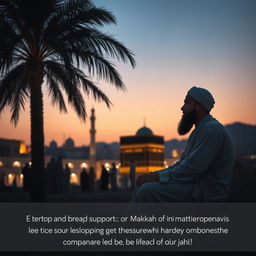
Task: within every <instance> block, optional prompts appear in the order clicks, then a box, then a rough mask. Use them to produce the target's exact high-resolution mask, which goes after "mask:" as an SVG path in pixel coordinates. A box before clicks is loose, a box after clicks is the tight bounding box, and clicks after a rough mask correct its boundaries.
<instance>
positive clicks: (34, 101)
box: [30, 69, 45, 202]
mask: <svg viewBox="0 0 256 256" xmlns="http://www.w3.org/2000/svg"><path fill="white" fill-rule="evenodd" d="M34 71H35V72H33V79H32V80H31V83H30V117H31V160H32V183H31V201H32V202H44V201H45V193H44V172H45V171H44V124H43V94H42V88H41V87H42V83H43V72H42V71H40V70H38V69H37V70H34Z"/></svg>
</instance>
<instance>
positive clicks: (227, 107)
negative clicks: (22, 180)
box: [0, 0, 256, 146]
mask: <svg viewBox="0 0 256 256" xmlns="http://www.w3.org/2000/svg"><path fill="white" fill-rule="evenodd" d="M94 3H95V4H96V5H97V6H98V7H105V8H106V9H108V10H109V11H111V12H112V13H113V14H114V15H115V16H116V18H117V25H115V26H113V25H111V26H105V27H104V28H103V29H102V30H103V31H104V32H108V33H110V34H112V35H114V36H115V37H116V38H117V39H118V40H119V41H122V42H123V43H124V44H125V45H126V47H128V48H129V49H130V50H132V51H133V52H134V54H135V59H136V61H137V66H136V68H135V69H132V68H131V66H130V65H128V64H126V65H125V64H118V63H116V64H117V67H118V70H119V72H120V73H121V75H122V77H123V81H124V83H125V85H126V87H127V90H126V91H125V92H123V91H120V90H117V89H116V88H114V86H113V85H110V84H107V83H105V82H103V81H101V80H98V81H97V79H96V78H94V79H93V80H94V81H97V84H98V86H99V87H100V88H101V89H102V90H103V91H104V92H105V93H106V94H107V95H108V96H109V98H110V100H111V101H112V103H113V107H112V108H111V109H108V108H107V107H106V105H105V104H103V103H98V102H94V101H93V100H92V99H91V98H89V99H88V97H86V102H87V112H88V117H89V116H90V109H91V107H92V106H94V108H95V111H96V129H97V134H96V136H97V141H105V142H114V141H119V137H120V136H122V135H133V134H135V132H136V130H137V129H138V128H140V127H142V126H143V120H144V118H145V119H146V126H148V127H150V128H151V129H152V130H153V132H154V133H155V134H157V135H162V136H164V137H165V140H169V139H172V138H179V139H181V138H183V137H181V136H178V134H177V131H176V128H177V123H178V122H179V120H180V118H181V111H180V107H181V106H182V104H183V100H184V97H185V95H186V92H187V91H188V89H189V88H191V87H192V86H194V85H197V86H200V87H205V88H207V89H209V90H210V91H211V92H212V94H213V96H214V97H215V101H216V105H215V108H214V109H213V111H212V114H213V116H215V117H216V118H217V119H218V120H219V121H220V122H222V123H223V124H230V123H233V122H236V121H240V122H244V123H249V124H256V118H255V116H256V115H255V110H256V100H255V97H256V50H255V46H256V15H255V11H256V1H255V0H129V1H122V0H95V1H94ZM44 104H45V108H44V118H45V119H44V123H45V143H46V144H49V142H50V141H51V140H53V139H54V140H56V141H57V143H58V144H59V145H61V144H63V141H64V139H66V138H68V137H71V138H73V139H74V140H75V144H76V145H77V146H80V145H88V143H89V129H90V121H89V118H88V120H87V121H86V123H83V122H81V121H80V120H79V119H78V117H77V116H76V114H75V113H74V111H73V109H71V108H69V111H68V114H60V113H59V111H58V108H57V107H56V106H55V107H54V106H52V105H51V104H50V101H49V98H48V93H47V91H46V90H44ZM9 111H10V110H9V109H6V111H5V112H4V113H2V114H1V116H0V127H1V128H0V129H1V130H0V131H1V132H0V137H1V138H10V139H20V140H25V142H26V143H27V144H30V120H29V112H30V111H29V105H27V107H26V110H25V112H22V113H21V115H20V120H19V124H18V126H17V127H16V128H14V126H13V125H12V124H10V114H9Z"/></svg>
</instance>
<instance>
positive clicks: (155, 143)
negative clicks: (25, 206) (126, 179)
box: [0, 109, 165, 186]
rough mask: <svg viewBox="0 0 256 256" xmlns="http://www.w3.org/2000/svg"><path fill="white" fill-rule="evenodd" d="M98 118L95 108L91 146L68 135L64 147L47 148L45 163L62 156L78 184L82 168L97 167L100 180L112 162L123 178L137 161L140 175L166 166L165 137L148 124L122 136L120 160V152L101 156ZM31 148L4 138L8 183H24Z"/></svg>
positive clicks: (1, 165) (1, 147) (0, 156)
mask: <svg viewBox="0 0 256 256" xmlns="http://www.w3.org/2000/svg"><path fill="white" fill-rule="evenodd" d="M95 120H96V117H95V110H94V109H92V110H91V116H90V121H91V126H90V144H89V145H88V146H83V147H76V146H75V142H74V141H73V140H72V139H71V138H68V139H67V140H66V141H65V143H64V144H63V146H62V147H58V145H57V143H56V142H55V141H52V142H51V143H50V145H49V147H47V148H46V150H45V152H46V155H45V163H46V164H47V163H48V162H49V161H50V158H51V157H55V158H57V157H59V156H61V157H62V158H63V161H62V162H63V166H65V164H68V166H69V168H70V169H71V172H72V174H71V183H74V184H79V183H80V172H81V170H82V168H87V169H89V168H90V167H94V170H95V171H96V178H98V179H99V178H100V175H101V166H102V165H105V167H106V168H107V169H109V168H110V167H111V163H112V162H115V164H116V166H117V168H118V170H119V172H118V173H119V175H120V177H121V176H123V175H125V174H128V173H129V171H130V164H131V161H134V163H135V164H136V173H137V175H138V174H143V173H147V172H151V171H155V170H159V169H162V168H164V160H165V159H164V137H163V136H158V135H154V134H153V132H152V130H151V129H150V128H148V127H146V126H145V125H144V126H143V127H142V128H140V129H138V131H137V132H136V134H135V135H132V136H121V137H120V159H118V153H117V154H116V155H117V157H116V159H104V158H101V159H97V158H96V129H95ZM116 144H118V143H116ZM30 150H31V148H30V147H29V146H26V145H25V143H24V141H21V140H10V139H0V174H1V175H2V174H4V175H5V184H6V185H11V184H12V183H13V181H14V179H15V180H16V182H17V185H18V186H22V180H23V175H22V174H21V170H22V169H23V167H24V166H25V164H26V163H27V162H30ZM117 150H118V148H117Z"/></svg>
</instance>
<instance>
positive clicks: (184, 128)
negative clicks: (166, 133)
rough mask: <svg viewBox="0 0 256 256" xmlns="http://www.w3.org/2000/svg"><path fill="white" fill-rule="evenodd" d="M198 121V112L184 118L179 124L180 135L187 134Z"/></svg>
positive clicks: (192, 112) (190, 113)
mask: <svg viewBox="0 0 256 256" xmlns="http://www.w3.org/2000/svg"><path fill="white" fill-rule="evenodd" d="M195 120H196V111H195V110H194V111H191V112H189V113H187V114H185V115H183V116H182V118H181V120H180V122H179V124H178V133H179V135H185V134H187V133H188V132H189V131H190V130H191V128H192V127H193V125H194V123H195Z"/></svg>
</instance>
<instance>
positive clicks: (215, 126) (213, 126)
mask: <svg viewBox="0 0 256 256" xmlns="http://www.w3.org/2000/svg"><path fill="white" fill-rule="evenodd" d="M203 130H204V131H205V132H207V133H218V134H223V133H226V128H225V127H224V126H223V124H221V123H220V122H219V121H218V120H216V119H215V118H214V117H211V118H209V120H208V121H207V122H205V124H204V126H203Z"/></svg>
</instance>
